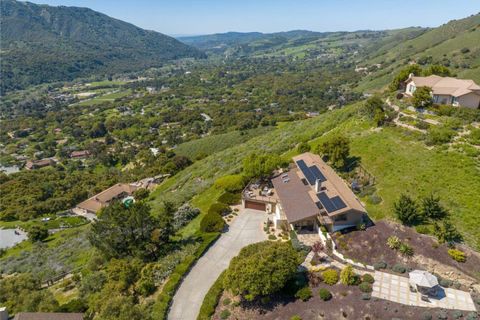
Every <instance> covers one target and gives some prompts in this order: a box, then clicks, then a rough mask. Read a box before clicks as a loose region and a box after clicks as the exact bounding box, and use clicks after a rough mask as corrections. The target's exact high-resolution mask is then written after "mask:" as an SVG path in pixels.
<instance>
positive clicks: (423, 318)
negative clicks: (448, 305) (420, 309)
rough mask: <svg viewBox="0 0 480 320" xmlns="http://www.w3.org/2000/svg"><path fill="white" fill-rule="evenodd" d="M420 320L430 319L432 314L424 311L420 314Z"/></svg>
mask: <svg viewBox="0 0 480 320" xmlns="http://www.w3.org/2000/svg"><path fill="white" fill-rule="evenodd" d="M422 320H432V315H431V314H430V313H429V312H428V311H426V312H424V313H423V314H422Z"/></svg>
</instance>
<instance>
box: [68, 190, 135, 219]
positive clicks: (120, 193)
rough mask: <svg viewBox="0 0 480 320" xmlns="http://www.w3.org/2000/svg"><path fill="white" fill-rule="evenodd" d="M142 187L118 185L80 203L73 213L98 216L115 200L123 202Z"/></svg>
mask: <svg viewBox="0 0 480 320" xmlns="http://www.w3.org/2000/svg"><path fill="white" fill-rule="evenodd" d="M139 188H140V186H139V185H136V184H128V183H117V184H116V185H114V186H112V187H110V188H108V189H106V190H104V191H102V192H100V193H98V194H96V195H94V196H93V197H91V198H89V199H87V200H85V201H83V202H81V203H79V204H78V205H77V206H76V207H75V208H73V209H72V211H73V212H74V213H75V214H78V215H83V216H85V215H87V216H88V215H89V214H90V215H91V214H96V213H97V212H98V211H100V209H102V208H104V207H106V206H108V205H109V204H110V203H111V202H113V201H115V200H123V199H125V198H127V197H129V196H131V195H132V194H133V192H135V190H137V189H139Z"/></svg>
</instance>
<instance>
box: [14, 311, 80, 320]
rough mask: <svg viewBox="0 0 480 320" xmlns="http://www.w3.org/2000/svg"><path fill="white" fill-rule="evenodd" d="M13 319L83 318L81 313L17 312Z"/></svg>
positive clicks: (57, 319) (63, 319)
mask: <svg viewBox="0 0 480 320" xmlns="http://www.w3.org/2000/svg"><path fill="white" fill-rule="evenodd" d="M14 320H83V313H54V312H19V313H17V314H16V315H15V318H14Z"/></svg>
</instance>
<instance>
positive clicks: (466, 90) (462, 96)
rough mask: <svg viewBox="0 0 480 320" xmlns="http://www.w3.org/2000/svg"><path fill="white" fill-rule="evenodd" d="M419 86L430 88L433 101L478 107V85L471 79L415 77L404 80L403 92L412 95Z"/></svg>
mask: <svg viewBox="0 0 480 320" xmlns="http://www.w3.org/2000/svg"><path fill="white" fill-rule="evenodd" d="M419 87H430V88H432V95H433V102H434V103H438V104H447V105H453V106H462V107H467V108H472V109H479V108H480V86H479V85H477V84H476V83H475V82H474V81H473V80H464V79H456V78H450V77H439V76H436V75H431V76H428V77H415V76H413V75H410V77H409V78H408V79H407V81H406V89H405V94H406V95H407V96H412V95H413V93H414V92H415V90H416V89H417V88H419Z"/></svg>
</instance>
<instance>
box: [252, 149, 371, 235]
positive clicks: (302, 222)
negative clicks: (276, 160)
mask: <svg viewBox="0 0 480 320" xmlns="http://www.w3.org/2000/svg"><path fill="white" fill-rule="evenodd" d="M293 161H294V166H292V168H290V170H289V171H288V172H282V173H279V174H277V175H276V176H275V177H274V178H273V179H271V185H272V186H273V188H271V189H269V188H265V189H264V190H260V191H259V192H258V194H257V193H256V192H255V190H252V186H249V187H247V189H246V190H245V191H244V193H243V195H242V202H243V206H244V207H245V208H250V209H255V210H264V211H266V212H270V213H274V218H273V222H274V225H275V227H276V228H287V229H295V230H309V231H316V230H317V229H318V228H319V226H321V225H323V226H325V227H326V228H327V230H328V231H331V232H334V231H338V230H341V229H345V228H349V227H354V226H357V225H358V224H360V223H362V221H363V218H364V215H366V214H367V213H366V211H365V208H364V207H363V205H362V204H361V202H360V200H358V199H357V197H356V196H355V194H354V193H353V192H352V190H350V188H349V187H348V185H347V184H346V183H345V182H344V181H343V179H342V178H341V177H339V176H338V175H337V174H336V173H335V171H334V170H333V169H332V168H331V167H330V166H328V165H327V164H326V163H325V162H324V161H323V160H322V159H321V158H320V156H318V155H315V154H313V153H310V152H307V153H303V154H301V155H299V156H296V157H294V158H293ZM255 187H256V186H254V187H253V189H255Z"/></svg>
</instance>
